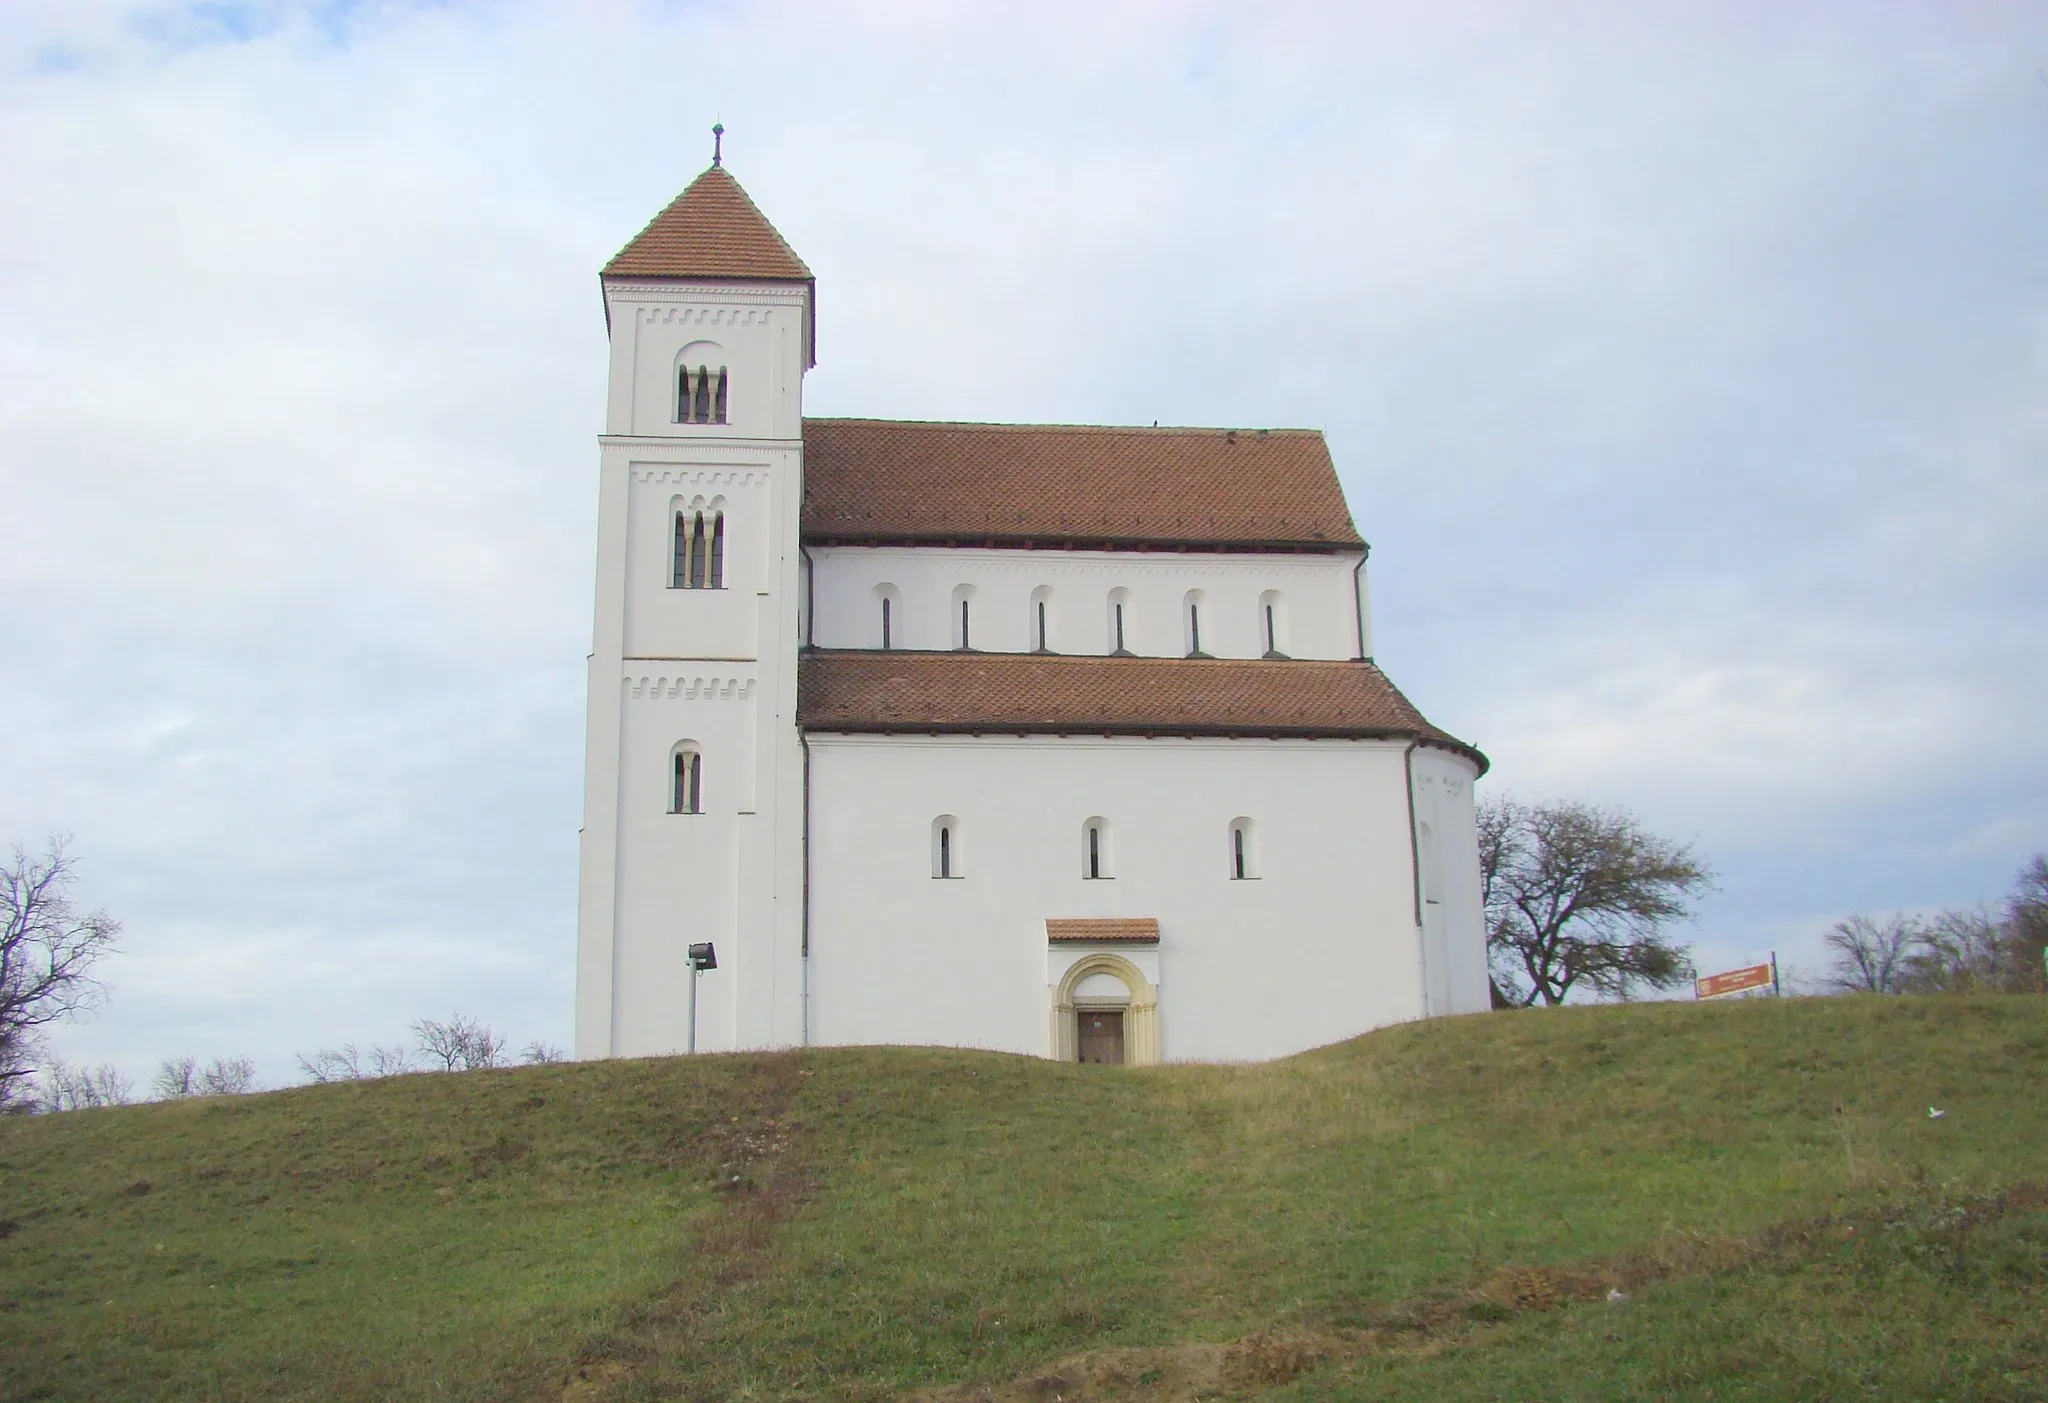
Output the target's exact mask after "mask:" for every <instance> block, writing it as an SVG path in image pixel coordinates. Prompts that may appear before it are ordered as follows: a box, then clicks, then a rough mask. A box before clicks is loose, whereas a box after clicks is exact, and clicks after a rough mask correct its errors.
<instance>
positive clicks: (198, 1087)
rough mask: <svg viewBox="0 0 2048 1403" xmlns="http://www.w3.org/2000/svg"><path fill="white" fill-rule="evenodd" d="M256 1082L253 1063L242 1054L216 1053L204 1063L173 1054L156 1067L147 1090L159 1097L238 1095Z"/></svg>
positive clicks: (176, 1098)
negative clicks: (238, 1055) (236, 1055)
mask: <svg viewBox="0 0 2048 1403" xmlns="http://www.w3.org/2000/svg"><path fill="white" fill-rule="evenodd" d="M255 1086H256V1064H255V1063H254V1062H251V1061H250V1060H249V1059H248V1058H246V1057H216V1058H214V1059H213V1060H212V1061H211V1062H208V1063H207V1064H206V1065H205V1066H201V1065H200V1064H199V1059H198V1058H196V1057H190V1056H187V1057H173V1058H168V1059H166V1060H165V1062H164V1063H163V1065H161V1066H160V1067H158V1068H157V1071H156V1077H155V1079H154V1080H153V1081H151V1083H150V1088H149V1089H150V1093H151V1094H152V1095H154V1096H155V1097H156V1099H157V1100H159V1101H176V1100H179V1099H181V1098H183V1097H186V1096H239V1095H241V1094H242V1093H243V1092H245V1091H250V1090H253V1089H254V1088H255Z"/></svg>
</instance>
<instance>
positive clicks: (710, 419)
mask: <svg viewBox="0 0 2048 1403" xmlns="http://www.w3.org/2000/svg"><path fill="white" fill-rule="evenodd" d="M726 385H727V377H726V372H725V367H724V366H722V365H721V366H719V367H718V368H717V369H716V370H713V369H712V368H711V367H710V366H708V365H697V366H691V365H683V366H680V367H678V368H677V370H676V422H677V423H678V424H723V423H724V422H725V399H726Z"/></svg>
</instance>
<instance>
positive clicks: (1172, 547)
mask: <svg viewBox="0 0 2048 1403" xmlns="http://www.w3.org/2000/svg"><path fill="white" fill-rule="evenodd" d="M600 282H601V286H602V290H603V295H604V311H605V317H606V323H607V326H608V328H609V332H610V347H611V351H610V354H611V362H610V377H609V388H608V392H607V399H606V405H605V424H604V433H603V435H602V436H601V437H600V439H599V475H598V492H599V507H598V532H597V602H596V629H595V637H594V641H593V646H592V651H591V655H590V662H589V666H590V674H589V689H590V690H589V716H588V729H587V735H586V741H585V779H584V827H583V831H582V840H581V855H580V891H579V897H578V916H577V922H578V924H577V956H576V1039H575V1041H576V1055H577V1056H578V1057H584V1058H592V1057H637V1056H650V1055H659V1054H667V1053H676V1052H683V1051H686V1050H696V1051H727V1050H733V1049H742V1048H775V1047H789V1046H800V1045H831V1044H842V1045H843V1044H863V1043H866V1044H872V1043H927V1044H946V1045H955V1046H963V1047H982V1048H993V1049H1000V1050H1005V1051H1010V1052H1018V1053H1026V1054H1031V1055H1035V1056H1041V1057H1052V1058H1059V1059H1064V1060H1067V1061H1086V1062H1103V1063H1127V1064H1134V1065H1143V1064H1148V1063H1155V1062H1161V1061H1169V1060H1172V1061H1187V1060H1244V1059H1259V1058H1270V1057H1277V1056H1282V1055H1285V1054H1287V1053H1292V1052H1298V1051H1301V1050H1303V1049H1305V1048H1309V1047H1314V1046H1317V1045H1319V1044H1323V1043H1329V1042H1334V1041H1336V1040H1339V1039H1342V1038H1347V1037H1350V1036H1352V1035H1354V1034H1357V1033H1362V1032H1364V1031H1366V1030H1368V1029H1370V1028H1374V1027H1378V1026H1381V1025H1383V1024H1387V1023H1392V1022H1396V1021H1400V1020H1406V1019H1415V1018H1428V1017H1434V1016H1438V1015H1443V1014H1455V1013H1466V1012H1475V1011H1478V1010H1481V1009H1485V1008H1487V1007H1488V1005H1489V994H1488V984H1487V969H1486V943H1485V931H1484V922H1483V918H1482V912H1481V901H1480V879H1479V861H1478V843H1477V836H1476V828H1475V822H1474V808H1473V804H1474V799H1473V785H1474V782H1475V781H1476V780H1477V779H1478V778H1479V777H1480V776H1481V775H1482V774H1483V773H1484V772H1485V769H1486V759H1485V757H1484V756H1483V755H1482V754H1480V752H1479V751H1478V750H1476V749H1474V748H1473V747H1472V746H1471V745H1468V744H1466V743H1465V742H1463V741H1461V740H1458V739H1457V738H1455V737H1453V736H1451V735H1448V734H1446V733H1445V732H1443V731H1440V730H1438V729H1437V728H1436V727H1434V726H1432V725H1431V724H1430V723H1429V722H1428V721H1427V720H1425V719H1424V718H1423V716H1422V714H1421V713H1420V712H1419V711H1417V710H1416V708H1415V707H1414V706H1413V705H1412V704H1411V703H1410V702H1409V701H1408V699H1407V698H1406V697H1405V696H1403V695H1402V694H1401V692H1400V691H1398V690H1397V689H1396V688H1395V686H1394V684H1393V683H1392V682H1391V681H1389V680H1388V678H1387V676H1386V674H1384V673H1383V672H1381V671H1380V669H1379V667H1378V666H1377V665H1376V664H1375V662H1374V661H1373V647H1372V629H1371V621H1370V618H1369V615H1368V610H1367V598H1368V592H1367V570H1366V557H1367V547H1366V543H1365V541H1364V539H1363V538H1362V537H1361V536H1360V534H1359V532H1358V528H1357V527H1356V525H1354V523H1353V521H1352V518H1351V512H1350V509H1349V507H1348V506H1347V505H1346V503H1345V500H1344V494H1343V490H1342V488H1341V487H1340V485H1339V483H1338V480H1337V474H1336V469H1335V467H1334V465H1333V464H1332V462H1331V459H1330V453H1329V449H1328V447H1327V446H1326V445H1325V444H1324V441H1323V438H1322V435H1321V434H1320V433H1317V432H1312V431H1308V430H1301V429H1230V428H1158V427H1152V428H1118V427H1100V426H1093V425H1068V424H973V423H942V422H925V421H901V420H883V419H824V418H806V417H805V416H804V396H803V391H804V374H805V372H806V371H807V370H808V369H809V368H810V367H811V366H813V365H814V364H816V361H817V351H818V329H817V321H816V315H815V312H816V308H815V294H816V281H815V279H814V278H813V277H812V274H811V271H810V269H809V268H808V267H807V266H806V265H805V264H804V262H803V260H802V259H800V258H799V257H798V256H797V254H796V252H795V251H794V250H793V249H792V248H791V247H790V245H789V244H788V243H787V242H786V241H785V240H784V239H783V238H782V236H781V235H780V234H779V233H778V232H777V231H776V229H775V227H774V226H773V225H772V224H771V223H770V222H769V221H768V220H767V219H766V218H765V217H764V216H763V215H762V213H761V211H760V210H759V209H758V208H756V207H755V205H754V203H753V201H752V200H751V199H749V198H748V196H747V194H746V192H745V191H744V190H742V189H741V188H740V185H739V183H738V181H736V180H735V179H734V178H733V176H732V175H731V173H730V172H729V171H727V170H726V169H725V168H724V166H723V164H722V162H721V161H720V160H719V159H718V158H717V157H714V159H713V163H712V165H711V167H710V168H709V169H708V170H706V171H705V172H704V173H703V174H702V175H700V176H698V177H697V178H696V179H695V180H694V181H693V182H691V184H690V185H689V187H688V188H687V189H686V190H684V191H683V193H682V194H681V195H680V196H678V197H677V198H676V200H675V201H674V202H673V203H671V204H670V205H669V206H668V207H667V208H666V209H664V210H662V211H661V212H660V213H659V214H657V215H656V216H655V217H654V219H653V221H652V222H651V223H649V224H648V225H647V227H646V228H645V229H643V230H642V231H641V232H640V233H639V235H638V236H637V237H635V238H634V239H633V240H632V241H631V242H630V243H628V244H627V245H626V246H625V247H624V248H623V249H622V250H621V251H620V252H619V253H618V255H617V256H616V257H614V258H613V259H612V260H611V262H610V263H608V264H607V265H606V266H605V268H604V270H603V273H602V276H601V279H600Z"/></svg>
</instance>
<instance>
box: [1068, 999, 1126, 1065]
mask: <svg viewBox="0 0 2048 1403" xmlns="http://www.w3.org/2000/svg"><path fill="white" fill-rule="evenodd" d="M1074 1018H1075V1021H1076V1022H1078V1023H1079V1024H1080V1030H1081V1037H1080V1044H1081V1060H1082V1061H1083V1062H1099V1063H1101V1064H1103V1065H1104V1066H1109V1067H1121V1066H1122V1065H1123V1063H1124V1015H1123V1010H1121V1009H1109V1008H1084V1009H1082V1010H1080V1011H1079V1012H1078V1013H1076V1014H1075V1015H1074Z"/></svg>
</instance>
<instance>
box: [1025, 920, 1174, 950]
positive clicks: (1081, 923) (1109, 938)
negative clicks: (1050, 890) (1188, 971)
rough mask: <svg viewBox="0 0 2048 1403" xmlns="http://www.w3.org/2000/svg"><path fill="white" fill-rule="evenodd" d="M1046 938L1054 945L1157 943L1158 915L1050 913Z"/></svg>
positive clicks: (1046, 927)
mask: <svg viewBox="0 0 2048 1403" xmlns="http://www.w3.org/2000/svg"><path fill="white" fill-rule="evenodd" d="M1045 938H1046V940H1047V941H1049V942H1050V943H1052V944H1054V945H1157V944H1158V943H1159V918H1158V917H1157V916H1108V917H1095V916H1088V917H1057V916H1048V917H1047V918H1046V922H1045Z"/></svg>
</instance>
